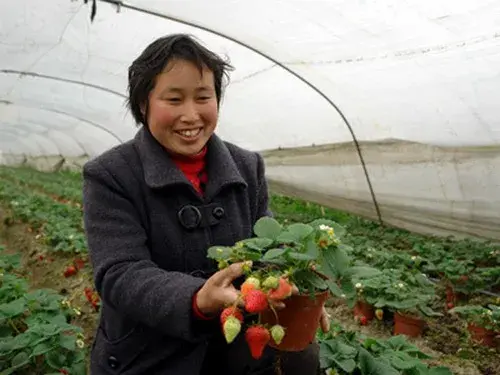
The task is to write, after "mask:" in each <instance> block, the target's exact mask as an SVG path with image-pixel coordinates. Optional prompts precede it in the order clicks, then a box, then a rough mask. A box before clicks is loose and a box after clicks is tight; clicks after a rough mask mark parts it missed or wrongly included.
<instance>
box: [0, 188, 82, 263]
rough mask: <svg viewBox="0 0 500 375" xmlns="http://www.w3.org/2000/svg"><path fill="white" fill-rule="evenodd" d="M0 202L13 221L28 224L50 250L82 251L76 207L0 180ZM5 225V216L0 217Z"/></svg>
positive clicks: (79, 223)
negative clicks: (7, 209)
mask: <svg viewBox="0 0 500 375" xmlns="http://www.w3.org/2000/svg"><path fill="white" fill-rule="evenodd" d="M0 181H1V184H0V202H2V203H3V205H5V206H6V207H7V208H9V209H10V211H11V212H12V215H13V220H19V221H21V222H23V223H27V224H29V226H30V228H31V230H33V231H35V232H37V233H38V235H37V237H38V239H40V240H41V241H43V243H45V244H46V245H48V246H49V247H50V248H52V249H53V250H54V251H61V252H74V253H81V252H85V251H86V242H85V236H84V233H83V221H82V212H81V209H80V208H78V207H73V206H70V205H67V204H63V203H59V202H56V201H55V200H54V199H52V198H50V197H49V196H47V195H44V194H40V193H36V192H30V191H29V190H21V189H20V188H19V186H18V185H17V184H15V183H13V182H11V181H9V180H6V179H1V180H0ZM4 221H7V222H6V224H9V223H8V221H9V219H8V218H4Z"/></svg>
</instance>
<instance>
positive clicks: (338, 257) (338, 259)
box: [332, 247, 351, 276]
mask: <svg viewBox="0 0 500 375" xmlns="http://www.w3.org/2000/svg"><path fill="white" fill-rule="evenodd" d="M332 257H333V259H334V260H333V261H334V264H335V268H336V270H337V273H338V275H339V276H344V275H345V273H346V271H347V269H348V267H349V263H350V261H351V259H350V258H349V256H348V255H347V254H346V252H345V251H344V250H342V249H341V248H340V247H337V248H335V250H334V251H333V252H332Z"/></svg>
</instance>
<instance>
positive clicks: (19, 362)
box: [11, 352, 30, 368]
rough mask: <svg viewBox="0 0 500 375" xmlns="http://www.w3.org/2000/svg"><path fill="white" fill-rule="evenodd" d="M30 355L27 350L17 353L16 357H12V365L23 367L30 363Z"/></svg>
mask: <svg viewBox="0 0 500 375" xmlns="http://www.w3.org/2000/svg"><path fill="white" fill-rule="evenodd" d="M29 359H30V357H29V355H28V353H26V352H19V353H17V354H16V356H15V357H14V358H12V362H11V366H12V367H18V368H19V367H21V366H24V365H26V364H28V363H29Z"/></svg>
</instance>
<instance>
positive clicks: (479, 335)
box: [467, 323, 500, 348]
mask: <svg viewBox="0 0 500 375" xmlns="http://www.w3.org/2000/svg"><path fill="white" fill-rule="evenodd" d="M467 328H468V330H469V332H470V335H471V338H472V339H473V340H474V341H476V342H478V343H480V344H482V345H484V346H488V347H490V348H495V347H497V346H499V345H500V332H495V331H491V330H488V329H486V328H484V327H480V326H477V325H475V324H473V323H469V324H468V325H467ZM497 336H498V337H499V338H498V339H497Z"/></svg>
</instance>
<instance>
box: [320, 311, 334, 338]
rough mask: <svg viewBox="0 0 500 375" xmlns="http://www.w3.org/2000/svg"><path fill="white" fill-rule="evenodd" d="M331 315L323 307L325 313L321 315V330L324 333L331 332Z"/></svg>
mask: <svg viewBox="0 0 500 375" xmlns="http://www.w3.org/2000/svg"><path fill="white" fill-rule="evenodd" d="M330 318H331V316H330V314H328V312H327V311H326V308H324V307H323V312H322V313H321V318H320V321H319V322H320V325H321V330H322V331H323V332H324V333H328V331H330Z"/></svg>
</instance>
